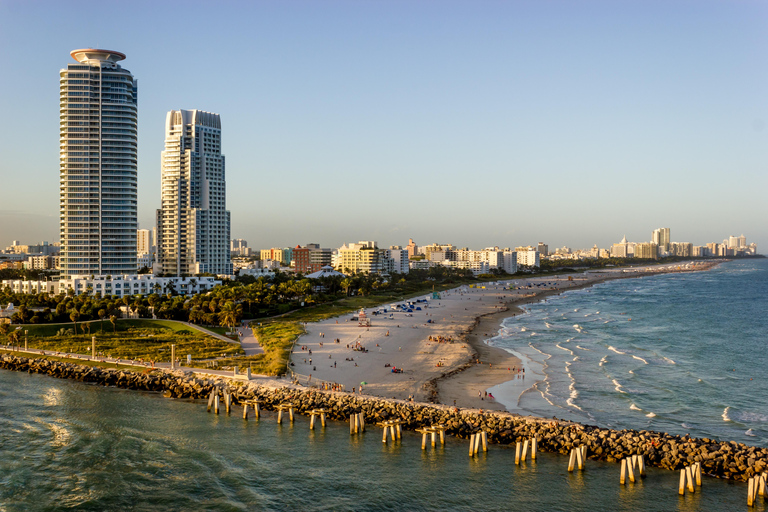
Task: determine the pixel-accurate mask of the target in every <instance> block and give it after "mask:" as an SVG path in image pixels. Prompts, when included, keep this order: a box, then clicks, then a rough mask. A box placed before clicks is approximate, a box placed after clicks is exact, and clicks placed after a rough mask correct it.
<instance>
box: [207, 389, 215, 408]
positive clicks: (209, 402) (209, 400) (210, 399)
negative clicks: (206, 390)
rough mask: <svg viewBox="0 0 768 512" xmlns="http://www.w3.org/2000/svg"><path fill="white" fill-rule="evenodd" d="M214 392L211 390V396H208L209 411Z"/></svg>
mask: <svg viewBox="0 0 768 512" xmlns="http://www.w3.org/2000/svg"><path fill="white" fill-rule="evenodd" d="M215 394H216V392H215V391H211V396H209V397H208V412H211V407H213V397H214V395H215Z"/></svg>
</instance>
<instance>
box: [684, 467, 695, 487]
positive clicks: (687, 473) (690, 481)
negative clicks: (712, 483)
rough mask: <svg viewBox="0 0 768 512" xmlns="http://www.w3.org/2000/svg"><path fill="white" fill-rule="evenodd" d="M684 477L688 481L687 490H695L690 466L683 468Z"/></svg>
mask: <svg viewBox="0 0 768 512" xmlns="http://www.w3.org/2000/svg"><path fill="white" fill-rule="evenodd" d="M685 479H686V481H687V482H688V492H690V493H694V492H696V487H694V486H693V483H694V482H693V471H691V466H688V467H687V468H685Z"/></svg>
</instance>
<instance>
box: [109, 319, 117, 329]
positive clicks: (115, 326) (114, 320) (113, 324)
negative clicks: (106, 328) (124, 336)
mask: <svg viewBox="0 0 768 512" xmlns="http://www.w3.org/2000/svg"><path fill="white" fill-rule="evenodd" d="M116 320H117V317H116V316H115V315H109V322H110V323H111V324H112V332H117V323H116Z"/></svg>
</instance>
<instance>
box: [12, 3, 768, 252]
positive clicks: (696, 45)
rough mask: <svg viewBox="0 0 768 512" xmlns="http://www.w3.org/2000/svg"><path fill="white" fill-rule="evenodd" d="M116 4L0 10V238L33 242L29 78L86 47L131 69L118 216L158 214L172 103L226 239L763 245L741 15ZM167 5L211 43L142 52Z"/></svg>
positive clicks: (49, 94) (749, 51)
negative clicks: (215, 145) (209, 153)
mask: <svg viewBox="0 0 768 512" xmlns="http://www.w3.org/2000/svg"><path fill="white" fill-rule="evenodd" d="M79 5H80V6H81V7H82V8H87V7H89V6H94V10H93V16H94V19H95V20H97V21H98V20H100V19H102V20H107V19H109V18H110V17H111V16H114V15H115V13H117V12H118V11H117V10H116V7H115V8H110V7H109V6H107V7H106V8H102V6H99V9H95V6H96V5H97V4H95V3H89V2H82V3H79ZM138 5H139V6H140V8H138V9H137V11H141V12H142V14H141V23H139V22H138V21H137V22H136V23H139V24H142V26H146V28H147V29H146V30H144V31H143V32H144V33H146V34H147V36H146V37H142V38H141V39H142V40H137V39H136V38H135V35H134V32H133V31H132V30H130V26H131V25H132V24H131V23H126V24H125V28H122V27H121V26H115V25H111V24H109V23H99V22H96V23H93V24H89V26H83V27H81V28H82V29H81V30H79V31H78V32H77V33H76V34H69V33H67V34H64V35H57V37H56V38H53V37H52V36H48V35H47V34H45V33H44V32H45V27H46V26H49V25H53V24H54V23H56V24H58V23H65V24H66V23H67V22H71V23H72V24H74V25H76V21H75V20H76V12H77V9H70V8H69V6H64V5H59V4H55V3H48V2H40V3H35V4H31V5H30V4H27V3H22V2H5V3H3V4H2V5H0V40H2V41H3V42H4V43H5V44H6V47H9V48H10V47H11V42H13V44H15V45H23V46H24V47H26V48H27V51H25V52H23V53H21V52H5V55H3V56H2V57H0V59H1V60H0V62H2V65H3V68H4V70H6V73H4V75H5V77H6V79H5V80H2V81H0V93H2V94H0V98H2V99H0V102H2V104H0V106H1V107H2V108H3V109H4V112H6V113H7V114H8V115H9V116H10V118H12V119H19V120H20V121H21V122H19V123H7V124H6V125H5V126H3V127H1V128H0V130H1V131H0V134H1V135H2V140H4V141H6V144H5V145H4V146H3V153H4V159H3V161H2V163H0V169H1V170H2V175H3V179H4V189H6V190H13V191H14V192H13V193H12V194H6V197H5V198H4V206H3V207H2V209H0V222H2V225H3V228H2V229H0V246H6V245H10V242H11V240H13V239H21V240H23V241H24V242H25V243H32V242H34V241H39V240H50V241H51V242H55V241H57V240H56V232H57V228H58V221H57V216H58V211H57V208H56V206H57V201H56V196H57V194H58V189H57V187H56V180H55V178H54V176H55V174H54V173H55V171H54V169H55V167H56V160H57V159H58V154H57V149H56V148H57V144H56V142H57V134H56V125H57V122H58V120H57V119H56V117H54V116H56V113H57V112H58V110H57V108H56V100H57V97H56V89H55V87H56V84H55V82H53V81H52V80H51V78H50V77H51V75H52V74H53V73H54V72H55V71H54V70H58V69H61V67H62V64H63V63H64V62H66V60H67V59H68V58H69V57H68V55H67V54H68V52H69V51H70V50H71V49H72V48H82V47H85V46H88V45H91V43H97V44H93V46H99V47H102V48H111V49H115V50H117V51H119V52H123V53H125V54H127V55H128V57H129V58H128V64H127V67H128V68H129V69H131V72H132V73H133V74H134V76H136V77H137V78H139V79H140V80H141V82H142V94H141V95H140V96H139V107H138V109H139V123H138V125H139V138H138V144H139V149H138V168H139V170H138V173H139V180H138V219H139V225H140V227H142V228H152V227H153V225H154V211H155V210H156V209H157V208H158V207H159V206H160V174H161V173H160V169H161V166H160V162H159V160H160V158H159V155H160V152H161V151H162V141H161V140H160V139H161V138H162V132H163V117H164V116H165V113H166V112H168V110H170V109H172V108H179V107H181V108H204V109H205V110H209V111H212V112H217V113H219V114H220V115H221V116H222V117H223V118H224V119H225V122H226V124H227V127H228V128H227V132H226V134H225V136H224V138H223V141H222V153H226V154H227V159H228V166H227V171H228V176H227V178H228V184H227V194H228V195H229V201H228V203H229V204H228V206H229V209H230V210H231V211H232V229H231V237H232V238H244V239H246V240H248V241H249V244H250V245H252V246H254V247H270V246H272V247H275V246H289V247H290V246H294V245H296V244H297V243H301V244H304V243H307V242H320V243H321V244H322V245H323V246H330V247H339V246H341V245H342V244H343V243H345V242H347V241H349V240H358V239H360V240H362V239H375V240H378V241H379V242H380V244H381V245H382V246H389V245H405V242H406V241H407V239H408V238H414V239H416V240H418V241H419V242H421V243H424V244H427V243H433V242H450V243H454V244H456V245H458V246H470V247H487V246H493V245H500V246H504V245H509V246H515V245H521V244H535V243H537V242H539V241H544V242H546V243H548V244H549V245H550V247H559V246H562V245H567V246H570V247H589V246H591V245H592V244H593V243H596V244H598V245H599V246H600V247H610V246H611V244H613V243H616V242H618V241H619V240H620V239H621V237H622V236H623V235H627V238H628V239H630V240H636V241H640V240H646V239H648V238H649V233H648V227H649V226H654V225H655V226H662V225H664V226H671V227H672V228H673V230H674V231H675V236H674V239H675V240H678V241H686V242H692V243H694V244H704V243H707V242H710V241H718V240H717V239H715V240H712V238H713V234H714V233H723V234H725V233H727V234H730V235H736V236H738V235H739V234H741V233H742V232H744V233H746V234H747V235H748V237H749V239H750V240H752V241H755V242H757V244H758V246H764V244H765V243H768V233H766V228H765V226H764V222H763V219H764V218H765V214H766V206H764V204H765V203H764V201H761V199H762V195H761V191H764V190H766V189H767V187H766V185H768V181H767V178H766V173H765V171H764V169H763V167H764V162H765V156H767V155H766V144H765V137H766V130H765V129H764V125H765V120H766V118H768V114H766V106H768V105H767V104H766V99H765V98H764V95H763V94H762V92H761V91H762V90H763V89H764V85H765V82H766V81H768V75H766V71H765V70H764V69H763V66H759V65H758V64H759V63H761V62H763V61H764V60H765V57H766V56H767V55H766V48H768V45H766V44H765V42H766V34H765V30H764V24H765V20H766V19H768V15H767V13H768V11H766V7H765V6H764V5H760V4H758V3H750V2H746V3H743V4H739V5H732V4H727V5H726V4H724V3H722V2H702V3H700V4H697V6H696V8H697V10H696V16H695V17H694V19H693V21H690V20H691V16H690V14H691V11H689V10H687V9H686V8H684V7H682V6H676V7H668V6H665V5H663V4H662V3H655V2H646V3H643V4H642V5H641V4H639V3H630V4H625V5H622V6H614V5H612V4H609V3H604V2H585V3H582V4H579V6H578V7H576V6H573V5H569V4H567V3H556V4H555V6H556V7H557V9H556V10H554V11H552V10H550V9H547V8H544V7H542V6H540V5H536V4H533V3H527V2H517V3H514V4H497V3H490V2H489V3H483V4H472V5H473V6H474V7H472V6H470V5H469V4H467V3H458V2H447V3H445V4H441V7H442V8H441V9H437V8H436V7H435V4H431V3H426V2H416V3H408V4H406V3H399V2H390V3H386V4H385V3H377V2H371V3H367V4H366V5H357V4H354V3H347V2H340V3H333V4H330V3H329V4H311V3H303V2H297V3H295V4H293V5H292V6H285V5H277V4H269V3H256V4H246V3H236V2H235V3H232V4H227V5H224V6H222V8H221V9H217V10H216V12H209V10H208V9H206V8H205V7H204V5H203V4H195V3H192V4H185V5H190V9H188V10H186V11H185V12H178V13H177V12H176V9H174V5H175V4H174V3H169V4H163V5H154V4H149V3H141V2H140V3H139V4H138ZM584 6H589V7H591V9H585V8H584ZM171 10H173V11H174V13H176V14H175V15H178V16H180V17H181V19H180V22H181V23H185V22H186V23H193V22H195V21H198V22H199V21H200V20H203V19H206V20H208V19H209V18H210V21H211V22H212V23H213V24H214V25H215V26H216V27H217V28H216V33H217V34H218V37H217V38H215V39H214V40H212V41H206V44H205V45H203V46H201V47H200V48H199V50H200V52H199V54H198V55H197V56H196V58H186V59H178V61H177V62H174V59H172V58H170V57H163V58H158V55H159V54H161V53H162V54H163V55H172V54H174V53H176V51H175V50H177V49H179V48H180V46H178V45H182V46H183V44H182V43H179V42H178V41H175V40H174V38H172V37H171V35H170V34H168V32H167V31H165V30H163V29H161V28H159V27H160V26H161V25H162V23H161V20H163V19H164V16H165V14H167V13H168V12H170V11H171ZM120 14H121V16H125V17H126V21H130V20H131V19H134V17H136V16H139V15H138V14H131V13H123V12H122V11H120ZM689 21H690V22H689ZM251 25H252V26H253V27H252V28H251ZM618 26H621V27H622V31H621V32H619V31H617V30H616V29H615V27H618ZM94 39H95V41H94ZM233 49H238V51H236V52H235V51H231V50H233ZM32 53H34V54H35V60H34V61H32V60H30V59H29V58H28V55H30V54H32ZM196 67H199V68H200V70H205V71H204V72H200V71H198V70H197V69H195V68H196ZM18 76H24V77H26V78H27V80H10V79H8V78H7V77H18ZM182 82H183V83H182Z"/></svg>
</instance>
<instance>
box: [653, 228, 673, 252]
mask: <svg viewBox="0 0 768 512" xmlns="http://www.w3.org/2000/svg"><path fill="white" fill-rule="evenodd" d="M670 241H671V238H670V230H669V228H659V229H654V230H653V233H652V234H651V242H652V243H654V244H656V246H657V247H658V248H659V250H660V251H662V252H669V244H670Z"/></svg>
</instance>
